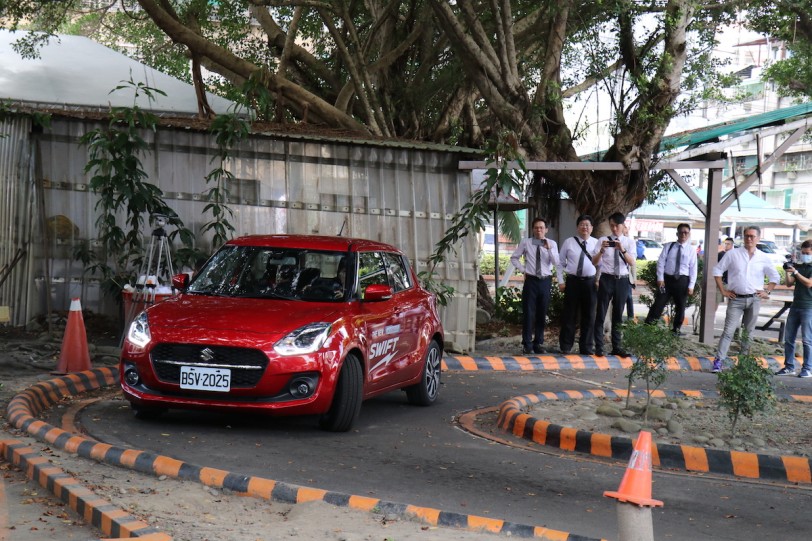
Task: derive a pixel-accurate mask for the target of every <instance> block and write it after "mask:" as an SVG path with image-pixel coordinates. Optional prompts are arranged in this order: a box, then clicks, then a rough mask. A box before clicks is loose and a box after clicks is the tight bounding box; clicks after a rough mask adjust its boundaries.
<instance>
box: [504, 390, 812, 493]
mask: <svg viewBox="0 0 812 541" xmlns="http://www.w3.org/2000/svg"><path fill="white" fill-rule="evenodd" d="M631 394H632V396H634V397H640V398H644V397H645V396H646V393H645V391H632V393H631ZM626 396H627V393H626V391H607V390H604V389H590V390H585V391H561V392H545V393H538V394H527V395H522V396H517V397H514V398H512V399H510V400H507V401H505V402H503V403H502V404H501V405H500V406H499V417H498V420H497V425H498V426H499V428H501V429H502V430H504V431H506V432H510V433H512V434H513V435H514V436H518V437H521V438H523V439H526V440H530V441H533V442H535V443H538V444H541V445H547V446H550V447H557V448H559V449H562V450H565V451H575V452H579V453H586V454H591V455H595V456H601V457H606V458H612V459H617V460H620V461H628V460H629V458H630V457H631V454H632V451H633V449H634V440H633V439H632V438H625V437H622V436H610V435H609V434H600V433H596V432H588V431H585V430H578V429H576V428H569V427H564V426H560V425H555V424H553V423H550V422H548V421H544V420H541V419H537V418H535V417H533V416H531V415H529V414H527V413H524V410H525V409H526V408H527V407H529V406H531V405H533V404H537V403H539V402H543V401H546V400H579V399H587V398H626ZM652 396H653V397H657V398H666V397H680V396H682V397H691V398H703V397H704V398H717V397H718V394H717V393H715V392H702V391H687V390H686V391H669V392H665V391H661V390H657V391H654V392H653V393H652ZM779 399H783V400H795V401H798V402H806V403H812V396H807V395H779ZM651 455H652V463H653V465H655V466H660V467H661V468H668V469H678V470H686V471H695V472H705V473H720V474H725V475H733V476H737V477H746V478H749V479H766V480H770V481H781V482H789V483H799V484H801V483H803V484H810V483H812V459H809V458H803V457H795V456H775V455H762V454H757V453H747V452H743V451H725V450H720V449H711V448H705V447H692V446H688V445H674V444H664V443H659V444H658V443H656V442H652V452H651Z"/></svg>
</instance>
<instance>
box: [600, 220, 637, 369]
mask: <svg viewBox="0 0 812 541" xmlns="http://www.w3.org/2000/svg"><path fill="white" fill-rule="evenodd" d="M625 221H626V216H625V215H623V214H622V213H620V212H616V213H614V214H612V215H611V216H609V229H610V230H611V231H612V234H611V235H607V236H605V237H601V238H600V239H598V243H599V245H600V250H598V253H597V254H595V255H594V256H593V257H592V264H593V265H595V266H596V267H598V272H599V273H600V275H601V277H600V280H599V281H598V307H597V310H596V311H595V355H599V356H603V322H604V321H605V320H606V311H607V310H608V309H609V304H610V303H611V304H612V352H611V353H610V355H617V356H619V357H628V356H629V354H628V353H626V352H625V351H624V350H623V348H622V346H621V340H622V336H621V333H620V327H621V325H623V309H624V308H625V307H626V298H627V297H628V296H629V289H631V284H630V283H629V269H630V268H631V266H632V265H633V264H634V256H635V254H636V253H637V250H636V247H635V242H634V241H633V240H632V239H630V238H629V237H627V236H625V235H622V234H621V233H622V231H623V223H624V222H625Z"/></svg>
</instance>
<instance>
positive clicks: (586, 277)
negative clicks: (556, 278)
mask: <svg viewBox="0 0 812 541" xmlns="http://www.w3.org/2000/svg"><path fill="white" fill-rule="evenodd" d="M567 278H572V279H573V280H594V279H595V275H594V274H593V275H592V276H575V275H574V274H568V275H567Z"/></svg>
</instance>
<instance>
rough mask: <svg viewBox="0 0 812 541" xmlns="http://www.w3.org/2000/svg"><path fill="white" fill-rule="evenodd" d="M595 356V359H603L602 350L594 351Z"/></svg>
mask: <svg viewBox="0 0 812 541" xmlns="http://www.w3.org/2000/svg"><path fill="white" fill-rule="evenodd" d="M595 355H596V356H597V357H603V350H602V349H596V350H595Z"/></svg>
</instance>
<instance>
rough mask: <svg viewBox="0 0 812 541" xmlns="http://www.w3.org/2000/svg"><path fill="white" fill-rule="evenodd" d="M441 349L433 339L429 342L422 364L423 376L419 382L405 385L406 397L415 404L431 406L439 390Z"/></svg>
mask: <svg viewBox="0 0 812 541" xmlns="http://www.w3.org/2000/svg"><path fill="white" fill-rule="evenodd" d="M441 363H442V350H441V349H440V346H439V345H438V344H437V342H436V341H435V340H432V341H431V342H430V343H429V347H428V349H427V350H426V361H425V363H424V364H423V377H421V378H420V383H417V384H415V385H412V386H411V387H406V399H407V400H408V401H409V403H410V404H414V405H415V406H431V405H432V404H434V401H435V400H437V395H438V393H439V392H440V371H441V368H442V367H441Z"/></svg>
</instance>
